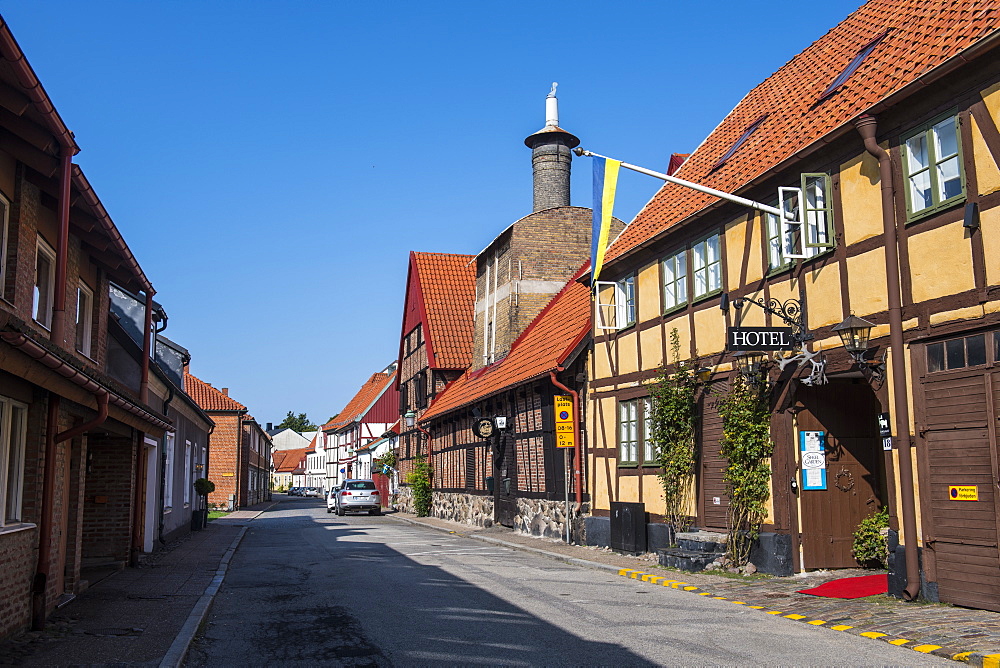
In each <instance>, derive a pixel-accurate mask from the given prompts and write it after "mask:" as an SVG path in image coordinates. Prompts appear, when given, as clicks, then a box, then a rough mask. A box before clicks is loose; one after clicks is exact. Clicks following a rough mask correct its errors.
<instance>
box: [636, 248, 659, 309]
mask: <svg viewBox="0 0 1000 668" xmlns="http://www.w3.org/2000/svg"><path fill="white" fill-rule="evenodd" d="M638 273H639V276H638V279H637V283H638V285H637V286H636V297H637V298H638V300H639V304H638V319H639V322H645V321H647V320H652V319H653V318H658V317H659V316H660V303H661V298H660V268H659V263H657V262H654V263H653V264H649V265H646V266H645V267H643V268H642V269H640V270H639V272H638Z"/></svg>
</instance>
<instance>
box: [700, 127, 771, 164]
mask: <svg viewBox="0 0 1000 668" xmlns="http://www.w3.org/2000/svg"><path fill="white" fill-rule="evenodd" d="M765 120H767V114H764V115H763V116H761V117H760V118H758V119H757V120H756V121H754V122H753V123H751V124H750V126H749V127H748V128H747V129H746V130H744V131H743V134H742V135H740V138H739V139H737V140H736V143H735V144H733V145H732V147H730V149H729V150H728V151H726V152H725V153H724V154H723V156H722V157H721V158H719V160H718V162H716V163H715V164H714V165H712V169H713V170H715V169H718V168H719V167H722V166H723V165H724V164H726V160H729V158H731V157H733V154H734V153H736V151H738V150H739V148H740V146H743V144H744V142H746V140H747V139H749V138H750V135H752V134H753V133H754V131H755V130H756V129H757V128H759V127H760V125H761V123H763V122H764V121H765Z"/></svg>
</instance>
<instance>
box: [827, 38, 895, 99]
mask: <svg viewBox="0 0 1000 668" xmlns="http://www.w3.org/2000/svg"><path fill="white" fill-rule="evenodd" d="M888 34H889V31H888V30H886V31H885V32H883V33H882V34H881V35H879V36H878V37H876V38H875V39H873V40H872V41H870V42H868V43H867V44H865V45H864V46H863V47H861V50H860V51H858V55H856V56H854V59H853V60H851V62H849V63H848V64H847V67H845V68H844V71H843V72H841V73H840V74H839V75H838V76H837V78H836V79H834V80H833V83H831V84H830V85H829V86H827V87H826V90H825V91H823V94H822V95H820V96H819V100H817V102H822V101H823V100H825V99H826V98H828V97H830V96H831V95H833V93H835V92H836V91H837V89H838V88H840V87H841V86H843V85H844V83H845V82H846V81H847V80H848V79H850V78H851V75H852V74H854V70H856V69H858V68H859V67H861V63H863V62H864V60H865V58H867V57H868V54H870V53H871V52H872V51H874V50H875V47H876V46H878V44H879V42H881V41H882V40H883V39H885V36H886V35H888Z"/></svg>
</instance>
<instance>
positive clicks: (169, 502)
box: [163, 432, 174, 512]
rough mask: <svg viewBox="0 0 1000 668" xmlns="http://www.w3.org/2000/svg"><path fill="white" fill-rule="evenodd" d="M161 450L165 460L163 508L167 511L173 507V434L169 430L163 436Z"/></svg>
mask: <svg viewBox="0 0 1000 668" xmlns="http://www.w3.org/2000/svg"><path fill="white" fill-rule="evenodd" d="M163 452H164V456H165V459H166V460H167V466H166V470H165V471H164V472H163V478H164V484H163V510H164V512H168V511H170V510H171V509H172V508H173V507H174V435H173V434H172V433H170V432H167V433H166V434H164V436H163Z"/></svg>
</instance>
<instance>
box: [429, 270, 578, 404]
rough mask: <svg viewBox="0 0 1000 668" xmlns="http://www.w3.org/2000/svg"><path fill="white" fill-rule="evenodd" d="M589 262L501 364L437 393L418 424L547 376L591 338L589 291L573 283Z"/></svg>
mask: <svg viewBox="0 0 1000 668" xmlns="http://www.w3.org/2000/svg"><path fill="white" fill-rule="evenodd" d="M589 267H590V263H589V262H587V263H586V264H584V266H583V267H582V268H581V269H580V271H578V272H577V273H576V275H575V276H573V278H571V279H570V280H569V282H568V283H567V284H566V285H565V286H564V287H563V289H562V290H561V291H560V292H559V294H557V295H556V296H555V297H553V298H552V301H550V302H549V303H548V305H547V306H546V307H545V308H544V309H543V310H542V312H541V313H539V314H538V316H537V317H536V318H535V319H534V320H533V321H532V322H531V324H530V325H528V328H527V329H525V330H524V332H522V333H521V335H520V336H519V337H517V340H516V341H514V343H513V345H512V346H511V349H510V352H509V353H508V354H507V356H506V357H504V358H503V359H502V360H500V361H499V362H496V363H494V364H492V365H490V366H488V367H484V368H482V369H479V370H477V371H473V372H468V371H467V372H466V373H465V374H464V375H463V376H461V377H460V378H458V379H457V380H455V381H454V382H453V383H451V384H450V385H448V387H447V388H445V390H444V392H442V393H441V394H439V395H438V396H437V398H436V399H435V400H434V403H432V404H431V405H430V408H428V409H427V411H426V412H425V413H424V414H423V415H422V416H421V417H420V421H421V422H426V421H428V420H430V419H433V418H435V417H438V416H440V415H444V414H445V413H448V412H450V411H453V410H455V409H457V408H461V407H462V406H468V405H469V404H472V403H474V402H476V401H479V400H480V399H483V398H485V397H488V396H490V395H492V394H496V393H497V392H500V391H502V390H504V389H506V388H509V387H513V386H515V385H519V384H522V383H525V382H528V381H530V380H533V379H535V378H538V377H541V376H545V375H547V374H548V372H549V371H555V370H556V368H557V367H558V366H559V365H560V364H562V362H564V361H565V360H566V357H567V356H569V354H570V353H572V352H573V350H574V349H575V348H576V347H577V345H579V343H580V342H581V341H582V340H583V339H584V338H585V337H586V336H587V334H589V333H590V326H591V324H590V309H591V305H590V304H591V302H590V289H589V288H588V287H587V286H585V285H583V284H582V283H579V282H577V280H576V279H577V278H579V277H580V276H581V275H582V274H583V272H584V271H586V270H588V269H589Z"/></svg>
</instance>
